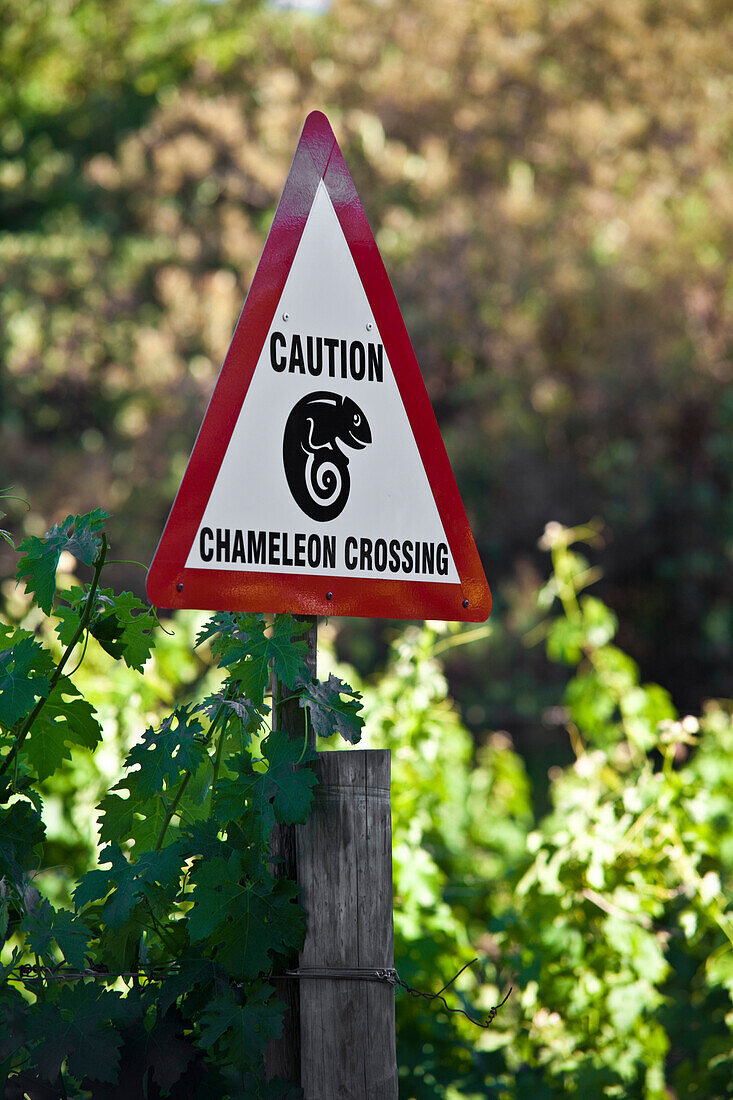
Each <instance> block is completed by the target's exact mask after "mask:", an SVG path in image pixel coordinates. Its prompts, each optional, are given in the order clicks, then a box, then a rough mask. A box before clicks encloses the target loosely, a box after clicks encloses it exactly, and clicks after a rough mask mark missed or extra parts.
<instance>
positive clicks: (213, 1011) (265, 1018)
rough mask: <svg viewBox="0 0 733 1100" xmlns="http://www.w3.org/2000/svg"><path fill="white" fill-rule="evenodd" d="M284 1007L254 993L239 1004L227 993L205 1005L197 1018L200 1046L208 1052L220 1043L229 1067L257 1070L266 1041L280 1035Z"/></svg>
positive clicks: (229, 990) (261, 994)
mask: <svg viewBox="0 0 733 1100" xmlns="http://www.w3.org/2000/svg"><path fill="white" fill-rule="evenodd" d="M284 1009H285V1006H284V1005H283V1004H281V1003H280V1002H279V1001H277V1000H274V999H273V997H272V994H271V993H270V994H268V993H266V992H264V991H259V990H257V991H255V992H253V993H252V994H250V996H249V997H248V998H247V1003H246V1004H244V1005H243V1004H240V1003H239V1001H238V1000H237V997H236V995H235V993H234V992H233V991H232V990H231V989H225V990H224V991H223V992H222V993H220V994H219V995H218V996H216V997H214V999H213V1000H212V1001H211V1002H210V1003H209V1005H208V1007H207V1009H206V1011H205V1012H204V1013H202V1016H201V1039H200V1042H201V1045H202V1046H203V1047H204V1048H205V1049H209V1048H210V1047H212V1046H213V1045H214V1044H215V1043H217V1042H221V1044H222V1045H223V1046H224V1048H225V1051H226V1053H227V1055H228V1057H229V1058H230V1060H231V1061H232V1063H233V1064H234V1065H235V1066H236V1067H237V1068H238V1069H239V1070H240V1071H241V1070H244V1069H251V1070H253V1071H254V1072H257V1070H259V1069H261V1064H262V1058H263V1055H264V1052H265V1047H266V1045H267V1041H268V1039H277V1038H278V1037H279V1036H280V1035H281V1034H282V1014H283V1012H284Z"/></svg>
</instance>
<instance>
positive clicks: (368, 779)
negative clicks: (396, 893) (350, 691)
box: [296, 749, 397, 1100]
mask: <svg viewBox="0 0 733 1100" xmlns="http://www.w3.org/2000/svg"><path fill="white" fill-rule="evenodd" d="M317 768H318V772H319V778H320V780H321V783H320V786H319V787H318V788H317V790H316V798H315V803H314V807H313V810H312V812H311V815H310V818H309V820H308V822H307V823H306V824H305V825H304V826H300V827H298V829H297V830H296V833H297V864H298V882H299V884H300V886H301V888H302V895H301V902H302V904H303V905H304V907H305V909H306V911H307V913H308V934H307V938H306V942H305V945H304V948H303V951H302V952H301V955H300V965H301V967H318V968H320V967H374V968H381V967H391V966H393V925H392V830H391V819H390V795H389V783H390V756H389V752H387V751H385V750H377V749H367V750H351V751H345V752H325V753H322V754H321V755H320V757H319V761H318V764H317ZM298 984H299V986H300V1058H301V1085H302V1088H303V1090H304V1093H305V1098H306V1100H396V1097H397V1062H396V1054H395V1012H394V990H393V989H392V987H391V986H389V985H387V984H383V983H377V982H369V981H363V980H358V981H351V980H348V981H345V980H332V979H324V978H319V979H309V980H302V981H300V982H299V983H298Z"/></svg>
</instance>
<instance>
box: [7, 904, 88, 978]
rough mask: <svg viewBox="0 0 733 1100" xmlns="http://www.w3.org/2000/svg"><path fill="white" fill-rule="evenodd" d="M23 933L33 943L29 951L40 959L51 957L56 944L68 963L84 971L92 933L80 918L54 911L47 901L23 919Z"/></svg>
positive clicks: (59, 910)
mask: <svg viewBox="0 0 733 1100" xmlns="http://www.w3.org/2000/svg"><path fill="white" fill-rule="evenodd" d="M22 927H23V931H24V932H25V933H26V934H27V936H28V937H29V941H30V948H31V951H33V953H34V954H36V955H38V956H39V957H40V958H42V959H45V958H49V957H50V958H51V961H53V956H52V952H51V945H52V943H53V942H55V943H56V944H57V945H58V947H59V948H60V950H61V952H62V954H63V956H64V958H65V959H66V961H67V962H68V963H69V964H70V965H71V966H73V967H76V968H77V969H81V967H83V965H84V958H85V955H86V949H87V944H88V942H89V938H90V936H91V931H90V929H89V928H88V926H87V925H86V924H85V922H84V921H83V920H82V919H81V917H79V916H77V915H75V914H74V913H71V912H69V910H68V909H54V908H53V906H52V905H51V904H50V903H49V902H48V900H47V899H46V898H40V897H39V898H38V901H37V903H36V904H35V905H34V906H33V907H32V908H31V909H30V910H29V912H28V913H27V915H26V916H25V917H24V919H23V925H22Z"/></svg>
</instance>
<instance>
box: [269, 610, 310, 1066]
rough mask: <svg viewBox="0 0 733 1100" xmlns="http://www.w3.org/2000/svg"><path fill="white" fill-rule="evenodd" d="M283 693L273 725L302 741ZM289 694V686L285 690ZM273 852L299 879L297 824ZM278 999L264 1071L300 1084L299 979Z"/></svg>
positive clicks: (276, 868) (286, 874) (282, 986)
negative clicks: (276, 1028)
mask: <svg viewBox="0 0 733 1100" xmlns="http://www.w3.org/2000/svg"><path fill="white" fill-rule="evenodd" d="M296 618H297V619H299V620H300V621H306V616H300V615H296ZM307 621H308V622H309V624H310V626H309V629H308V633H307V634H306V641H307V643H308V656H307V657H306V664H307V666H308V670H309V672H310V673H311V675H312V676H313V677H314V678H315V676H316V674H317V672H316V664H317V660H318V620H317V619H312V618H308V619H307ZM281 694H282V689H281V685H280V684H278V682H277V681H274V683H273V705H272V725H273V729H274V728H275V727H276V726H278V727H281V728H283V729H287V730H288V731H289V732H290V735H291V737H294V738H296V739H297V740H298V741H299V742H301V743H302V740H303V737H304V736H305V732H306V730H305V721H306V719H305V713H304V712H303V708H302V707H300V706H299V705H298V700H297V699H291V700H288V702H286V703H283V704H282V706H279V707H278V706H276V702H275V701H276V700H277V699H278V698H279V697H280V695H281ZM285 694H287V689H286V691H285ZM308 740H309V743H310V744H311V745H312V746H313V747H315V734H314V733H313V727H312V726H310V725H309V726H308ZM270 854H271V855H272V857H273V864H272V873H273V875H274V876H275V878H289V879H292V880H297V878H298V866H297V857H296V849H295V828H294V827H293V826H292V825H276V826H275V828H274V830H273V833H272V839H271V841H270ZM287 963H288V969H292V968H295V967H297V965H298V956H297V955H294V956H293V957H292V958H290V959H288V960H287ZM273 984H274V985H275V989H276V991H277V995H278V999H279V1000H280V1001H283V1002H284V1003H285V1005H286V1006H287V1011H286V1013H285V1017H284V1019H283V1033H282V1036H281V1037H280V1038H279V1039H277V1040H275V1041H272V1040H271V1041H270V1042H269V1043H268V1044H267V1057H266V1060H265V1073H266V1076H267V1079H268V1081H269V1080H271V1079H272V1078H273V1077H279V1078H280V1079H281V1080H283V1081H291V1082H292V1083H293V1084H295V1085H299V1084H300V988H299V983H298V982H297V981H292V980H284V979H277V980H276V981H275V982H274V983H273Z"/></svg>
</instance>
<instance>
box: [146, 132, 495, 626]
mask: <svg viewBox="0 0 733 1100" xmlns="http://www.w3.org/2000/svg"><path fill="white" fill-rule="evenodd" d="M321 180H323V183H324V185H325V187H326V190H327V191H328V194H329V196H330V198H331V202H332V203H333V207H334V210H335V211H336V216H337V217H338V220H339V223H340V225H341V228H342V229H343V232H344V236H345V238H346V242H347V244H348V246H349V249H350V251H351V255H352V256H353V259H354V263H355V265H356V269H357V272H358V273H359V277H360V278H361V281H362V284H363V286H364V290H365V292H366V296H367V299H368V301H369V305H370V307H371V310H372V313H373V316H374V320H375V322H376V325H377V329H378V331H379V333H380V336H381V338H382V341H383V343H384V347H385V350H386V352H387V357H388V359H389V361H390V363H391V364H392V369H393V373H394V377H395V380H396V382H397V386H398V389H399V392H400V395H401V397H402V401H403V403H404V406H405V410H406V412H407V416H408V419H409V422H410V426H411V428H412V431H413V433H414V437H415V442H416V443H417V447H418V451H419V452H420V457H421V459H422V462H423V465H424V467H425V472H426V474H427V477H428V482H429V484H430V487H431V489H432V492H433V497H434V499H435V503H436V506H437V508H438V513H439V515H440V518H441V520H442V522H443V527H444V530H445V533H446V538H447V540H448V543H449V545H450V549H451V553H452V554H453V560H454V562H455V565H456V570H457V572H458V576H459V578H460V583H444V582H440V581H438V582H436V581H422V580H407V581H406V580H395V579H393V578H390V577H384V578H379V579H371V578H363V577H342V576H334V575H328V574H323V575H318V576H314V575H312V574H308V575H306V574H292V573H276V572H268V573H259V572H248V571H246V570H245V569H243V570H241V571H234V570H228V569H189V568H186V566H185V562H186V561H187V559H188V555H189V552H190V549H191V545H192V543H193V540H194V538H195V537H196V532H197V531H198V529H199V526H200V523H201V520H202V518H203V514H204V511H205V508H206V505H207V503H208V500H209V497H210V495H211V492H212V490H213V487H214V483H215V481H216V478H217V475H218V473H219V469H220V467H221V464H222V462H223V460H224V456H225V454H226V451H227V448H228V446H229V441H230V439H231V436H232V433H233V431H234V427H235V425H236V423H237V418H238V417H239V413H240V410H241V408H242V404H243V402H244V400H245V398H246V396H247V391H248V389H249V385H250V382H251V380H252V376H253V374H254V371H255V368H256V366H257V362H258V360H259V357H260V354H261V351H262V347H263V345H264V342H265V339H266V337H267V333H268V332H269V330H270V325H271V324H272V318H273V316H274V314H275V310H276V309H277V307H278V304H279V302H280V297H281V295H282V291H283V288H284V286H285V281H286V279H287V277H288V274H289V272H290V268H291V265H292V262H293V259H294V258H295V253H296V251H297V248H298V245H299V243H300V239H301V236H302V234H303V230H304V228H305V224H306V221H307V220H308V215H309V213H310V210H311V206H312V205H313V200H314V198H315V195H316V191H317V189H318V185H319V183H320V182H321ZM147 593H148V597H149V599H150V601H151V603H153V604H154V605H155V606H157V607H166V608H201V609H205V610H212V611H270V612H284V611H291V612H293V613H294V614H301V615H359V616H365V617H368V618H390V619H415V618H426V619H446V620H457V621H466V622H483V621H484V620H485V619H486V618H488V615H489V613H490V611H491V593H490V591H489V586H488V584H487V582H486V577H485V576H484V571H483V569H482V567H481V561H480V559H479V556H478V552H477V550H476V545H475V543H474V540H473V535H472V534H471V529H470V526H469V523H468V519H467V517H466V513H465V510H464V507H463V503H462V501H461V498H460V494H459V492H458V487H457V485H456V482H455V478H454V476H453V471H452V469H451V466H450V461H449V459H448V455H447V454H446V450H445V447H444V445H443V440H442V438H441V435H440V430H439V428H438V424H437V421H436V419H435V414H434V412H433V408H432V405H431V404H430V399H429V397H428V394H427V390H426V389H425V384H424V382H423V379H422V374H421V373H420V368H419V366H418V364H417V360H416V358H415V353H414V351H413V348H412V344H411V343H410V338H409V336H408V334H407V329H406V328H405V324H404V321H403V319H402V313H401V311H400V308H399V306H398V304H397V299H396V298H395V294H394V291H393V289H392V286H391V284H390V281H389V277H388V275H387V272H386V269H385V267H384V263H383V262H382V257H381V255H380V253H379V249H378V248H377V243H376V241H375V240H374V236H373V234H372V231H371V229H370V227H369V223H368V221H367V218H366V214H365V213H364V210H363V207H362V205H361V202H360V201H359V196H358V195H357V192H356V188H355V186H354V182H353V180H352V178H351V175H350V173H349V170H348V168H347V167H346V163H345V161H344V158H343V156H342V154H341V150H340V148H339V146H338V142H337V141H336V138H335V136H334V133H333V130H332V129H331V126H330V124H329V122H328V119H327V118H326V116H325V115H324V114H322V113H321V112H320V111H313V112H312V113H311V114H309V115H308V117H307V119H306V121H305V125H304V127H303V132H302V134H301V137H300V141H299V142H298V147H297V149H296V152H295V156H294V158H293V163H292V165H291V168H290V172H289V173H288V178H287V180H286V183H285V187H284V189H283V193H282V196H281V198H280V202H279V204H278V207H277V211H276V212H275V218H274V220H273V223H272V227H271V229H270V232H269V234H268V237H267V241H266V242H265V247H264V249H263V252H262V256H261V257H260V262H259V264H258V266H257V271H256V272H255V276H254V279H253V280H252V285H251V287H250V290H249V294H248V295H247V299H246V301H245V303H244V307H243V309H242V312H241V314H240V317H239V320H238V322H237V326H236V329H235V331H234V336H233V337H232V342H231V344H230V346H229V350H228V352H227V354H226V358H225V359H224V364H223V366H222V369H221V373H220V375H219V379H218V381H217V383H216V387H215V389H214V393H213V395H212V397H211V401H210V402H209V407H208V409H207V410H206V415H205V416H204V420H203V423H202V425H201V428H200V430H199V433H198V436H197V437H196V442H195V444H194V447H193V451H192V453H191V458H190V459H189V463H188V466H187V467H186V472H185V474H184V475H183V480H182V481H181V485H180V488H179V490H178V493H177V495H176V498H175V501H174V502H173V507H172V509H171V513H170V516H169V517H168V522H167V523H166V526H165V529H164V531H163V534H162V536H161V539H160V542H159V544H158V549H157V550H156V552H155V556H154V558H153V562H152V564H151V566H150V570H149V572H148V577H147Z"/></svg>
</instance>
